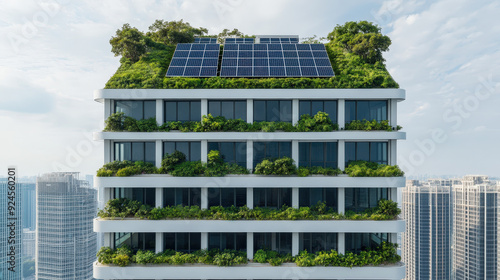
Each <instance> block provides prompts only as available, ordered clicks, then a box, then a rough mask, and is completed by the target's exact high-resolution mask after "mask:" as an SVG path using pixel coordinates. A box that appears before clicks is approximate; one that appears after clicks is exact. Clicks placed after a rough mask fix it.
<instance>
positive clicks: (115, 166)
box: [97, 160, 157, 177]
mask: <svg viewBox="0 0 500 280" xmlns="http://www.w3.org/2000/svg"><path fill="white" fill-rule="evenodd" d="M156 172H157V170H156V167H155V166H154V165H153V164H152V163H149V162H143V161H136V162H131V161H128V160H124V161H113V162H110V163H107V164H105V165H103V167H101V168H100V169H99V170H97V177H110V176H118V177H123V176H132V175H136V174H155V173H156Z"/></svg>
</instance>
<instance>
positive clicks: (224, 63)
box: [222, 58, 238, 66]
mask: <svg viewBox="0 0 500 280" xmlns="http://www.w3.org/2000/svg"><path fill="white" fill-rule="evenodd" d="M222 66H238V60H237V59H228V58H224V59H223V60H222Z"/></svg>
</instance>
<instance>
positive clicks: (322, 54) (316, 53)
mask: <svg viewBox="0 0 500 280" xmlns="http://www.w3.org/2000/svg"><path fill="white" fill-rule="evenodd" d="M313 56H314V57H328V54H327V53H326V51H325V50H323V51H313Z"/></svg>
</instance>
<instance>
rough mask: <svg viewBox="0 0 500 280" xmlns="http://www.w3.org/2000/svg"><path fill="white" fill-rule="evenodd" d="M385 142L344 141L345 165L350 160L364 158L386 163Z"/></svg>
mask: <svg viewBox="0 0 500 280" xmlns="http://www.w3.org/2000/svg"><path fill="white" fill-rule="evenodd" d="M387 156H388V153H387V142H346V143H345V165H346V166H348V165H349V163H350V162H351V161H356V160H364V161H371V162H376V163H379V164H388V160H387Z"/></svg>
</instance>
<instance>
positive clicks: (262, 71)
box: [253, 67, 269, 77]
mask: <svg viewBox="0 0 500 280" xmlns="http://www.w3.org/2000/svg"><path fill="white" fill-rule="evenodd" d="M253 75H254V77H267V76H269V68H268V67H254V68H253Z"/></svg>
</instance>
